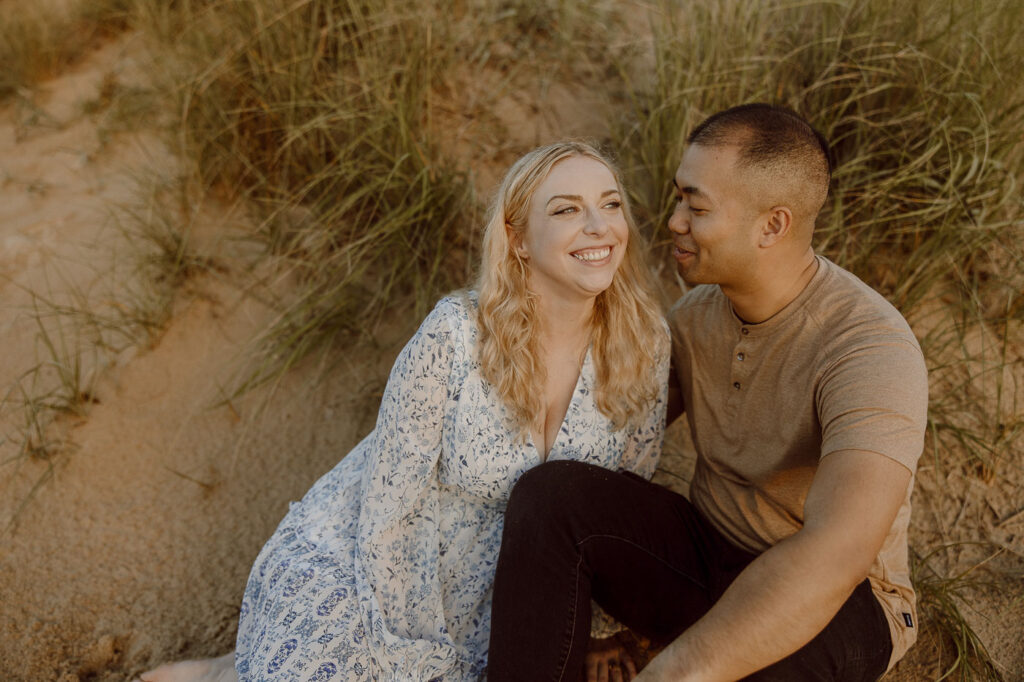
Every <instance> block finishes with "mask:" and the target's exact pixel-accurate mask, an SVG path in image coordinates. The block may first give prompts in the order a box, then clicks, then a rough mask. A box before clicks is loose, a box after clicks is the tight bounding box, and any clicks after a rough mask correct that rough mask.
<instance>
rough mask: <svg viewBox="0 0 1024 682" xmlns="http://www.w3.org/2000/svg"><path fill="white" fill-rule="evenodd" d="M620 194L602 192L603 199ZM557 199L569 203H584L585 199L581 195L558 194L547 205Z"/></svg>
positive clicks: (612, 190) (616, 192)
mask: <svg viewBox="0 0 1024 682" xmlns="http://www.w3.org/2000/svg"><path fill="white" fill-rule="evenodd" d="M618 193H619V190H617V189H606V190H605V191H603V192H601V198H602V199H603V198H605V197H606V196H608V195H609V194H618ZM555 199H566V200H568V201H583V197H581V196H580V195H579V194H556V195H554V196H553V197H551V198H550V199H548V202H547V203H548V204H550V203H551V202H552V201H554V200H555ZM546 205H547V204H545V206H546Z"/></svg>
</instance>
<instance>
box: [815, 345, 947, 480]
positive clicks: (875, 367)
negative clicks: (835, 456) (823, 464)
mask: <svg viewBox="0 0 1024 682" xmlns="http://www.w3.org/2000/svg"><path fill="white" fill-rule="evenodd" d="M908 334H909V332H908ZM815 399H816V401H817V409H818V416H819V420H820V422H821V432H822V440H821V456H822V457H824V456H826V455H829V454H831V453H833V452H838V451H840V450H866V451H871V452H877V453H879V454H881V455H884V456H886V457H889V458H890V459H893V460H896V461H897V462H899V463H900V464H902V465H904V466H905V467H907V468H908V469H910V470H911V471H914V469H915V467H916V466H917V460H918V458H919V457H920V455H921V451H922V449H923V447H924V433H925V427H926V420H927V410H928V372H927V369H926V367H925V362H924V356H923V355H922V353H921V350H920V348H919V347H918V345H917V343H916V342H914V341H913V340H912V339H907V338H903V337H901V336H896V335H893V336H884V337H879V338H874V339H870V340H867V341H865V342H864V343H861V344H858V347H857V348H856V349H854V350H851V351H849V352H847V353H845V354H844V355H842V356H841V357H840V358H839V359H838V360H836V361H835V362H834V363H832V364H831V365H830V366H829V367H828V368H827V370H826V372H825V374H824V376H823V378H822V380H821V381H820V382H819V385H818V390H817V394H816V396H815Z"/></svg>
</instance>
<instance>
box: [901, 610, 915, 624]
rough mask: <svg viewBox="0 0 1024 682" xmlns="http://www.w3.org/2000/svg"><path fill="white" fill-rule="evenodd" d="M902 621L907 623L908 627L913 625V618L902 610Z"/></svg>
mask: <svg viewBox="0 0 1024 682" xmlns="http://www.w3.org/2000/svg"><path fill="white" fill-rule="evenodd" d="M903 622H904V623H906V624H907V627H908V628H912V627H914V619H913V618H911V617H910V614H909V613H907V612H906V611H904V612H903Z"/></svg>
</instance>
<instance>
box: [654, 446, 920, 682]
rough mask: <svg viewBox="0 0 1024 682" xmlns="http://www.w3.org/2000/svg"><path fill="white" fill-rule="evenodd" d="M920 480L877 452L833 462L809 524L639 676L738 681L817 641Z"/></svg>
mask: <svg viewBox="0 0 1024 682" xmlns="http://www.w3.org/2000/svg"><path fill="white" fill-rule="evenodd" d="M910 480H911V472H910V471H909V470H908V469H907V468H906V467H904V466H903V465H902V464H899V463H897V462H896V461H894V460H892V459H889V458H888V457H885V456H883V455H880V454H877V453H874V452H866V451H859V450H845V451H840V452H836V453H832V454H830V455H828V456H826V457H825V458H823V459H822V460H821V463H820V464H819V466H818V470H817V472H816V473H815V475H814V480H813V482H812V484H811V488H810V490H809V491H808V494H807V500H806V501H805V503H804V527H803V528H802V529H801V530H800V531H798V532H797V533H795V534H794V535H792V536H790V537H789V538H787V539H785V540H783V541H782V542H779V543H778V544H776V545H775V546H773V547H771V548H770V549H768V550H767V551H765V552H764V553H763V554H762V555H761V556H759V557H758V558H757V559H755V560H754V561H753V562H752V563H751V564H750V565H749V566H748V567H747V568H746V569H745V570H744V571H743V572H742V573H741V574H740V575H739V576H738V577H737V578H736V580H735V581H734V582H733V584H732V585H731V586H730V587H729V589H728V590H726V592H725V594H723V595H722V597H721V599H719V600H718V602H717V603H716V604H715V606H714V607H713V608H712V609H711V610H710V611H708V613H707V614H705V616H704V617H703V618H701V619H700V620H699V621H697V623H695V624H694V625H693V626H691V627H690V628H689V629H688V630H686V632H684V633H683V634H682V635H680V636H679V637H678V638H677V639H676V640H675V641H674V642H672V643H671V644H670V645H669V646H668V647H666V648H665V650H664V651H662V653H661V654H659V655H658V656H657V657H655V658H654V660H652V661H651V662H650V664H649V665H648V666H647V667H646V668H645V669H644V670H643V671H641V673H640V676H639V677H637V678H636V679H637V680H638V681H640V680H642V681H644V682H653V681H654V680H673V682H675V681H682V680H686V681H689V680H694V681H696V680H700V681H701V682H705V681H708V682H710V681H712V680H714V681H718V680H723V681H724V680H737V679H740V678H742V677H745V676H746V675H749V674H751V673H753V672H755V671H757V670H760V669H761V668H764V667H766V666H768V665H771V664H772V663H774V662H775V661H778V660H780V659H782V658H785V657H786V656H788V655H789V654H791V653H793V652H795V651H796V650H797V649H799V648H800V647H802V646H803V645H804V644H806V643H807V642H809V641H810V640H811V639H813V638H814V636H815V635H817V634H818V633H819V632H821V630H823V629H824V628H825V626H826V625H828V623H829V621H830V620H831V619H832V617H833V616H834V615H835V614H836V613H837V612H838V611H839V609H840V607H841V606H842V605H843V603H845V601H846V599H847V598H848V597H849V596H850V594H851V593H852V592H853V589H854V588H855V587H856V586H857V585H858V584H859V583H860V582H861V581H863V580H864V578H865V577H866V576H867V574H868V570H869V569H870V567H871V564H872V563H873V562H874V560H875V557H876V556H877V555H878V552H879V551H880V550H881V547H882V543H883V542H884V541H885V537H886V535H887V533H888V531H889V528H890V527H891V526H892V523H893V521H894V520H895V518H896V514H897V513H898V512H899V509H900V506H901V504H902V503H903V500H904V499H905V496H906V494H907V487H908V486H909V485H910ZM737 643H742V645H741V646H737Z"/></svg>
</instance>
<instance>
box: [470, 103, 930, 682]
mask: <svg viewBox="0 0 1024 682" xmlns="http://www.w3.org/2000/svg"><path fill="white" fill-rule="evenodd" d="M688 142H689V146H688V147H687V149H686V152H685V154H684V155H683V159H682V162H681V164H680V165H679V169H678V170H677V172H676V176H675V186H676V199H677V202H678V204H677V206H676V209H675V212H674V213H673V214H672V217H671V218H670V220H669V229H670V230H671V231H672V233H673V238H674V242H675V251H674V257H675V260H676V262H677V265H678V270H679V273H680V275H681V276H682V277H683V279H684V280H685V281H686V282H687V284H689V285H692V286H693V288H692V289H690V290H689V291H688V292H687V293H686V294H685V295H684V296H683V297H682V298H680V299H679V301H678V302H677V303H676V304H675V306H674V307H673V309H672V311H671V313H670V316H669V323H670V325H671V327H672V331H673V360H674V365H675V378H676V380H677V381H678V387H677V388H678V393H679V395H680V397H681V403H682V404H681V409H685V412H686V415H687V419H688V421H689V424H690V428H691V433H692V435H693V438H694V443H695V445H696V449H697V455H698V459H697V465H696V471H695V473H694V478H693V481H692V483H691V488H690V500H689V501H688V500H687V499H686V498H684V497H682V496H680V495H676V494H675V493H672V492H670V491H668V490H666V489H664V488H661V487H660V486H656V485H654V484H651V483H649V482H647V481H644V480H642V479H639V478H637V477H635V476H630V475H628V474H622V473H619V474H616V473H610V472H603V471H597V470H595V469H593V468H589V467H586V466H585V465H578V464H574V463H568V462H550V463H547V464H544V465H541V466H539V467H537V468H535V469H534V470H532V471H530V472H527V473H526V474H525V475H524V476H523V477H522V479H521V480H520V481H519V483H518V484H517V485H516V488H515V489H514V490H513V493H512V497H511V499H510V501H509V507H508V512H507V514H506V519H505V535H504V537H503V540H502V542H503V546H502V552H501V556H500V558H499V562H498V569H497V576H496V579H495V594H494V610H493V623H492V634H491V649H490V662H489V673H488V679H489V680H491V682H499V681H501V680H513V679H514V680H531V681H532V680H572V681H574V680H575V679H576V678H577V676H578V675H579V671H580V669H581V668H582V664H583V660H584V656H585V654H586V649H587V641H588V635H589V632H590V615H591V613H590V599H591V598H593V599H594V600H595V601H596V602H597V603H598V604H599V605H601V606H602V607H603V608H604V609H605V610H606V611H607V612H608V613H610V614H611V615H612V616H614V617H616V618H617V619H618V620H619V621H621V622H622V623H623V624H625V625H627V626H629V627H630V628H632V629H633V630H634V631H636V632H639V633H641V634H643V635H646V636H648V637H651V638H652V639H653V640H654V641H655V642H658V643H662V644H664V643H667V646H666V647H665V648H664V649H663V650H662V652H661V653H660V654H659V655H658V656H656V657H655V658H654V659H653V660H652V661H651V662H650V663H649V664H648V666H647V667H646V668H645V669H644V670H643V671H642V672H641V674H640V675H639V676H638V677H637V679H638V680H644V681H647V680H651V681H653V680H702V681H703V680H736V679H741V678H743V679H751V680H780V681H781V680H786V681H787V682H792V681H794V680H875V679H877V678H878V677H879V676H881V675H882V674H883V673H884V672H885V671H886V670H887V669H888V668H889V667H891V665H892V664H893V663H894V662H895V661H897V660H898V659H899V658H900V656H902V655H903V653H904V652H905V651H906V649H907V648H908V647H909V646H910V645H911V644H912V643H913V641H914V639H915V638H916V627H917V620H916V615H915V610H914V593H913V589H912V587H911V584H910V580H909V569H908V561H907V541H906V529H907V523H908V520H909V517H910V492H911V489H912V487H913V471H914V468H915V466H916V463H917V458H918V457H919V455H920V453H921V449H922V445H923V437H924V429H925V412H926V407H927V376H926V370H925V365H924V360H923V357H922V355H921V351H920V348H919V346H918V344H917V341H916V340H915V339H914V336H913V334H912V333H911V331H910V329H909V327H908V325H907V324H906V322H905V321H904V319H903V318H902V317H901V316H900V315H899V313H898V312H897V311H896V310H895V309H894V308H893V307H892V306H891V305H889V304H888V303H887V302H886V301H885V300H884V299H883V298H882V297H881V296H880V295H878V294H877V293H876V292H874V291H872V290H871V289H870V288H868V287H867V286H866V285H865V284H864V283H863V282H861V281H860V280H858V279H857V278H856V277H854V276H853V275H851V274H850V273H848V272H846V271H845V270H843V269H841V268H839V267H838V266H836V265H835V264H833V263H831V262H830V261H828V260H827V259H824V258H822V257H819V256H816V255H815V254H814V251H813V249H812V247H811V237H812V232H813V228H814V221H815V218H816V216H817V214H818V212H819V211H820V209H821V207H822V205H823V204H824V201H825V198H826V195H827V193H828V185H829V181H830V170H831V169H830V165H829V161H828V149H827V145H826V143H825V142H824V140H823V138H822V137H821V136H820V135H819V134H818V133H817V132H816V131H815V130H814V129H813V128H812V127H811V126H810V125H809V124H808V123H807V122H806V121H804V120H803V119H802V118H800V117H799V116H797V115H796V114H794V113H793V112H790V111H788V110H785V109H781V108H778V107H774V106H770V105H765V104H751V105H744V106H740V107H735V108H733V109H729V110H726V111H724V112H720V113H718V114H715V115H714V116H712V117H710V118H709V119H707V120H706V121H704V122H703V123H701V124H700V125H699V126H698V127H697V128H696V129H695V130H694V131H693V133H692V134H691V135H690V137H689V138H688ZM679 409H680V408H678V407H677V408H673V407H672V406H670V408H669V412H670V414H669V415H668V418H669V420H670V421H671V419H673V418H674V417H675V416H676V415H678V413H679ZM590 674H591V676H592V677H595V676H607V675H608V672H607V671H594V670H592V671H590ZM619 677H621V671H618V670H616V669H614V668H613V669H612V670H611V679H618V678H619Z"/></svg>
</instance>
